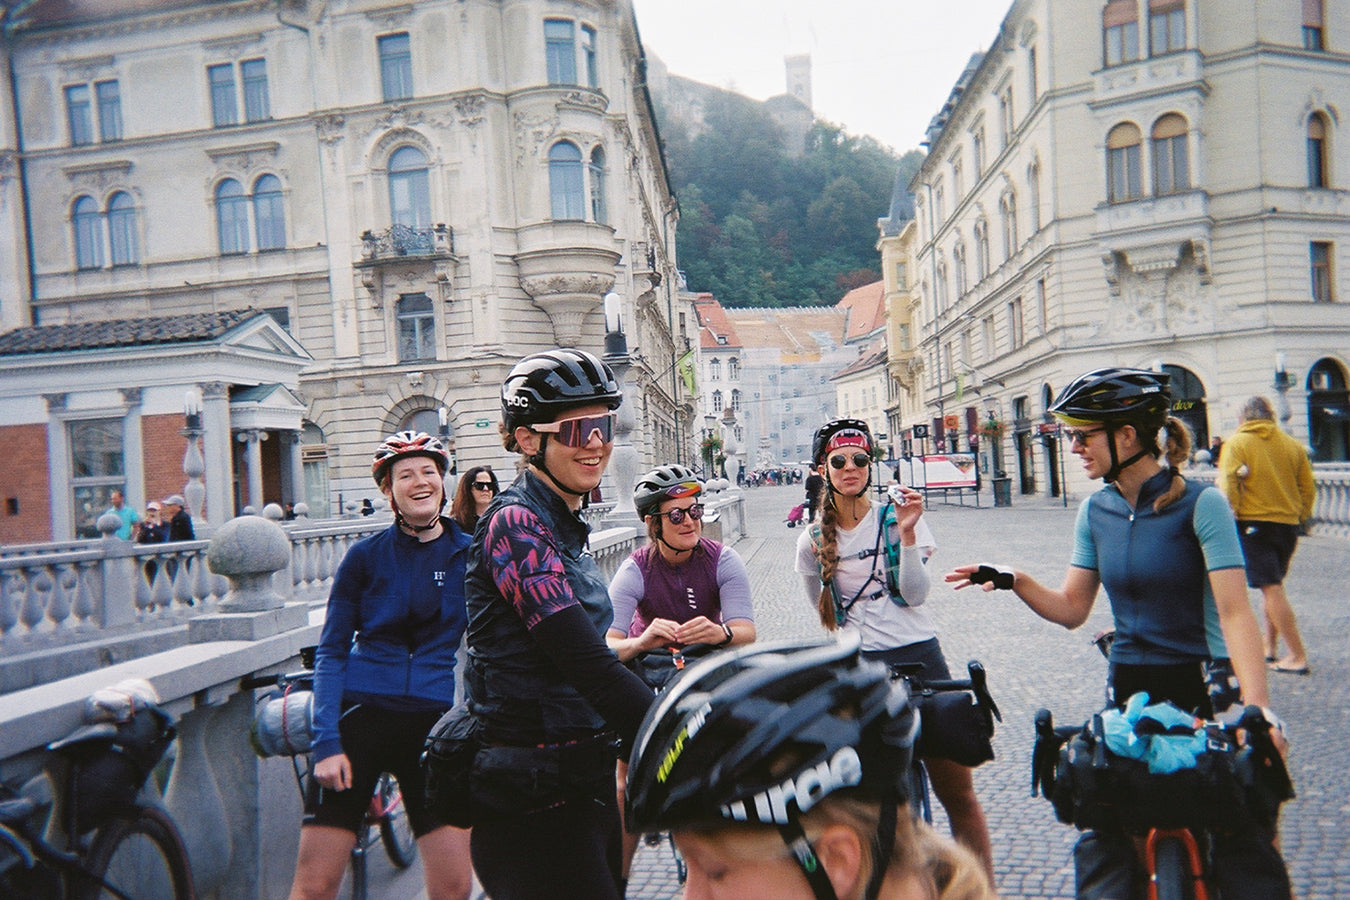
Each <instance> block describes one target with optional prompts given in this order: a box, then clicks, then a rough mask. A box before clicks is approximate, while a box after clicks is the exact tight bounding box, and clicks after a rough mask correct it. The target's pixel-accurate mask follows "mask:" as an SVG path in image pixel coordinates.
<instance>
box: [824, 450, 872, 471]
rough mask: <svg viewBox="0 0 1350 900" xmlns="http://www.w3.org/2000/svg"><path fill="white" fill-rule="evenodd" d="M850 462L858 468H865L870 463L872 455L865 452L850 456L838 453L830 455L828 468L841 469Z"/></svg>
mask: <svg viewBox="0 0 1350 900" xmlns="http://www.w3.org/2000/svg"><path fill="white" fill-rule="evenodd" d="M850 462H851V463H853V465H855V466H857V467H858V468H859V469H865V468H867V467H868V466H869V465H871V464H872V457H870V456H868V455H867V454H866V453H855V454H853V455H852V456H845V455H843V454H842V453H840V454H837V455H835V456H831V457H830V468H832V469H842V468H843V467H844V466H845V465H847V464H848V463H850Z"/></svg>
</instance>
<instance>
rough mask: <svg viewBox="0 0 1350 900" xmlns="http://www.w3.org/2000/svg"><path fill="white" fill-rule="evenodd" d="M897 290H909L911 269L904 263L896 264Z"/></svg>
mask: <svg viewBox="0 0 1350 900" xmlns="http://www.w3.org/2000/svg"><path fill="white" fill-rule="evenodd" d="M895 288H896V290H900V291H906V290H909V269H908V267H907V266H906V265H905V264H904V263H903V262H898V263H896V264H895Z"/></svg>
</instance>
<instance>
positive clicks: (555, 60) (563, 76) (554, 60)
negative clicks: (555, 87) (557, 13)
mask: <svg viewBox="0 0 1350 900" xmlns="http://www.w3.org/2000/svg"><path fill="white" fill-rule="evenodd" d="M575 33H576V31H575V27H574V26H573V24H572V22H571V21H570V20H568V19H545V20H544V54H545V57H546V62H547V64H548V83H549V84H576V83H577V51H576V41H575V37H574V35H575Z"/></svg>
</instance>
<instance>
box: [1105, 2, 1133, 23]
mask: <svg viewBox="0 0 1350 900" xmlns="http://www.w3.org/2000/svg"><path fill="white" fill-rule="evenodd" d="M1138 19H1139V8H1138V7H1137V6H1136V5H1135V0H1111V2H1110V3H1108V4H1106V9H1105V10H1103V11H1102V25H1103V26H1104V27H1106V28H1112V27H1114V26H1116V25H1127V24H1129V23H1130V22H1135V21H1138Z"/></svg>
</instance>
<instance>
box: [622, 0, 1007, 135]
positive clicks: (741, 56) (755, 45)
mask: <svg viewBox="0 0 1350 900" xmlns="http://www.w3.org/2000/svg"><path fill="white" fill-rule="evenodd" d="M633 6H634V8H635V9H636V10H637V20H638V30H639V31H640V32H641V34H642V43H643V46H644V47H646V49H647V52H648V53H650V54H655V55H656V56H658V57H660V58H661V60H662V61H664V62H665V64H666V65H667V66H668V67H669V69H670V72H671V74H672V75H682V76H684V77H686V78H692V79H694V80H695V81H702V82H704V83H706V84H711V85H715V86H717V87H724V88H731V89H733V90H735V91H738V92H739V93H742V94H745V95H746V96H749V97H753V98H755V99H756V100H763V99H765V98H767V97H771V96H773V95H775V94H781V93H784V92H785V89H786V82H785V80H784V69H783V57H784V56H788V55H793V54H798V53H809V54H810V55H811V76H812V77H811V82H812V99H813V101H814V107H815V113H816V118H819V119H826V120H828V121H831V122H836V123H839V124H841V125H843V126H844V127H845V129H846V130H848V131H849V132H850V133H852V134H870V135H872V136H873V137H875V138H877V139H878V140H879V141H881V142H882V143H883V144H888V145H890V146H891V147H893V148H894V149H895V150H896V151H897V152H900V153H904V152H905V151H907V150H912V149H914V148H916V147H918V146H919V142H920V141H922V140H923V134H924V129H925V128H926V127H927V126H928V121H929V120H930V119H931V118H932V117H933V115H934V114H935V113H936V112H937V111H938V109H939V108H940V107H941V106H942V103H943V102H944V101H945V100H946V99H947V94H948V93H949V92H950V91H951V88H952V85H953V84H955V83H956V79H957V77H958V76H959V75H960V74H961V71H962V70H963V69H964V68H965V66H966V62H967V61H968V60H969V59H970V55H971V54H972V53H975V52H977V51H981V50H985V49H987V48H988V46H989V44H990V43H992V41H993V39H994V37H995V35H996V34H997V33H998V27H999V24H1000V23H1001V22H1002V21H1003V17H1004V16H1005V15H1006V14H1007V12H1008V9H1009V8H1010V7H1011V6H1012V0H938V2H933V0H633Z"/></svg>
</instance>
